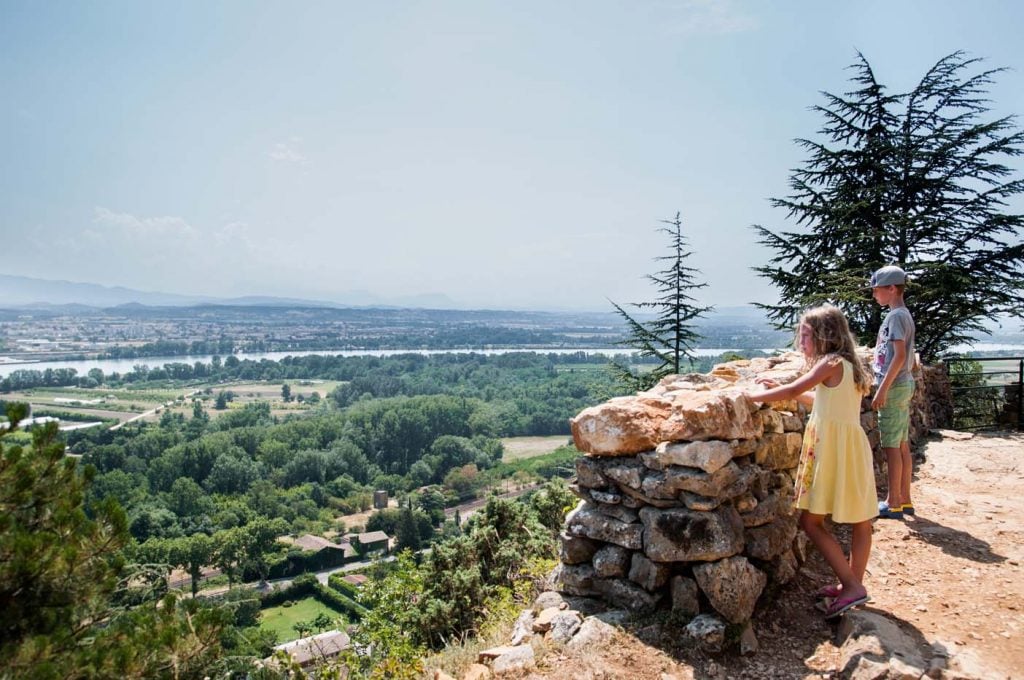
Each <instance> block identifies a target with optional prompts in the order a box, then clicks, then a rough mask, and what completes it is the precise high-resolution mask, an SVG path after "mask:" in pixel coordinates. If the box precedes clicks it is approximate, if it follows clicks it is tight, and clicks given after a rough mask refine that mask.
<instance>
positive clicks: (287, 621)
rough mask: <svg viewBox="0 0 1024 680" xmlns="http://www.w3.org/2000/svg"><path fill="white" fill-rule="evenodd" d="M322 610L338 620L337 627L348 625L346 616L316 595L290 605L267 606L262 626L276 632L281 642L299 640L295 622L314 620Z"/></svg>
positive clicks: (262, 617)
mask: <svg viewBox="0 0 1024 680" xmlns="http://www.w3.org/2000/svg"><path fill="white" fill-rule="evenodd" d="M321 612H322V613H324V614H327V616H329V617H331V619H332V620H334V621H335V622H336V625H335V626H334V627H336V628H343V627H344V626H347V625H348V622H347V621H346V620H345V617H344V616H343V615H342V614H341V613H340V612H337V611H335V610H334V609H331V608H330V607H328V606H327V605H325V604H324V603H323V602H320V601H319V600H317V599H316V598H315V597H312V596H310V597H307V598H304V599H302V600H296V601H295V602H294V603H293V604H292V606H290V607H285V606H283V605H279V606H277V607H267V608H266V609H264V610H263V611H261V612H260V628H263V629H264V630H272V631H274V632H276V633H277V641H278V642H279V643H282V642H289V641H291V640H297V639H299V634H298V633H297V632H295V628H294V626H295V624H296V623H299V622H300V621H312V620H313V619H315V618H316V617H317V615H318V614H320V613H321ZM339 619H340V621H339ZM313 632H314V633H315V632H317V631H313Z"/></svg>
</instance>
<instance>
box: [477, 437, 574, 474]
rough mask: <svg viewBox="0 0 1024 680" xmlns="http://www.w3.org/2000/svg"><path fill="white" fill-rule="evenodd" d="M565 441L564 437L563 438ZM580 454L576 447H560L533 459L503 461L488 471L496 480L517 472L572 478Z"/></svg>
mask: <svg viewBox="0 0 1024 680" xmlns="http://www.w3.org/2000/svg"><path fill="white" fill-rule="evenodd" d="M563 440H564V437H563ZM579 455H580V452H579V451H577V450H576V447H575V446H570V445H565V446H560V447H559V448H557V449H555V450H554V451H552V452H551V453H545V454H542V455H536V456H533V457H532V458H520V459H519V460H513V461H509V462H506V461H502V462H500V463H498V464H497V465H495V466H494V467H493V468H491V469H490V470H488V471H487V472H488V474H489V475H491V476H492V477H493V478H494V479H505V478H507V477H512V476H513V475H515V474H516V473H517V472H524V473H527V474H528V475H532V476H536V477H541V478H543V479H550V478H551V477H566V478H567V477H571V476H572V475H573V473H574V472H575V470H576V458H578V457H579Z"/></svg>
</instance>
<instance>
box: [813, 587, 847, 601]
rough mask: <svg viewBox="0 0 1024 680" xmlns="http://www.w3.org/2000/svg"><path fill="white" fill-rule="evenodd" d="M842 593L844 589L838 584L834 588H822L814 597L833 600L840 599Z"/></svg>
mask: <svg viewBox="0 0 1024 680" xmlns="http://www.w3.org/2000/svg"><path fill="white" fill-rule="evenodd" d="M842 592H843V587H842V586H841V585H839V584H836V585H834V586H822V587H821V588H819V589H818V591H817V592H815V593H814V597H816V598H818V599H819V600H824V599H826V598H827V599H830V600H832V599H835V598H837V597H839V595H840V594H841V593H842Z"/></svg>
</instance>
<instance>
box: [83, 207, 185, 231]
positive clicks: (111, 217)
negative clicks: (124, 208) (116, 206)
mask: <svg viewBox="0 0 1024 680" xmlns="http://www.w3.org/2000/svg"><path fill="white" fill-rule="evenodd" d="M92 222H93V224H95V225H97V226H99V227H100V228H101V229H114V230H118V231H120V232H121V234H122V235H123V236H125V237H131V236H143V237H147V236H159V237H187V238H192V237H194V236H197V235H198V232H197V231H196V230H195V229H194V228H193V227H192V225H190V224H189V223H188V222H186V221H185V220H184V219H182V218H181V217H136V216H135V215H131V214H129V213H118V212H114V211H113V210H109V209H107V208H103V207H99V206H98V207H96V208H94V209H93V217H92Z"/></svg>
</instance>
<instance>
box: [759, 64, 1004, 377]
mask: <svg viewBox="0 0 1024 680" xmlns="http://www.w3.org/2000/svg"><path fill="white" fill-rule="evenodd" d="M979 67H980V60H979V59H973V58H968V57H966V56H965V55H964V54H963V53H962V52H954V53H953V54H950V55H948V56H946V57H943V58H942V59H940V60H939V61H938V62H937V63H936V64H935V65H934V66H932V67H931V68H930V69H929V70H928V72H927V73H926V74H925V75H924V77H923V78H922V79H921V81H920V82H919V83H918V84H917V86H916V87H914V88H913V89H912V90H911V91H909V92H906V93H897V94H890V93H889V92H888V91H887V89H886V87H885V86H884V85H883V84H881V83H880V82H879V81H878V79H877V78H876V76H875V72H874V70H873V69H872V67H871V65H870V64H869V63H868V61H867V59H866V58H865V57H864V56H863V55H861V54H858V57H857V60H856V61H855V62H854V63H853V64H852V65H851V66H850V70H851V71H852V72H853V76H852V77H851V82H852V83H853V86H854V87H853V89H852V90H851V91H849V92H846V93H844V94H842V95H836V94H831V93H828V92H825V93H824V98H825V103H824V104H820V105H817V106H814V107H813V110H814V111H816V112H817V113H819V114H821V116H822V118H823V119H824V125H823V127H822V128H821V130H819V135H820V137H821V139H820V140H818V141H816V140H811V139H798V140H797V144H799V145H800V146H801V147H802V148H803V149H805V150H806V151H807V152H808V154H809V156H808V158H807V160H806V161H805V162H804V164H803V166H802V167H800V168H798V169H796V170H794V171H793V172H792V174H791V176H790V187H791V189H792V191H793V193H792V194H791V195H790V196H788V197H786V198H776V199H773V200H772V203H773V205H774V206H776V207H779V208H784V209H785V210H787V211H788V216H789V218H790V219H792V220H794V221H795V222H796V225H797V227H799V229H798V230H795V231H780V232H774V231H771V230H769V229H767V228H765V227H763V226H760V225H757V226H755V229H756V230H757V232H758V234H759V235H760V238H761V243H763V244H765V245H767V246H769V247H770V248H771V249H772V250H774V251H775V253H774V255H773V256H772V258H771V260H770V263H769V264H768V265H765V266H762V267H757V268H755V269H756V271H758V272H760V273H761V275H762V276H764V277H766V278H767V279H769V280H770V281H771V282H772V283H773V284H774V285H775V286H776V287H777V288H778V291H779V296H780V302H779V303H778V304H774V305H760V306H761V307H763V308H764V309H766V310H767V312H768V316H769V318H770V319H771V320H772V321H774V322H775V323H776V324H777V325H778V326H779V327H786V326H792V324H793V323H794V322H795V320H796V318H797V317H798V316H799V314H800V311H801V310H802V309H804V308H806V307H808V306H811V305H816V304H820V303H823V302H832V303H834V304H836V305H838V306H839V307H841V308H842V309H843V310H844V312H846V314H847V316H848V317H849V320H850V325H851V327H852V329H853V330H854V332H855V333H857V334H858V335H859V336H860V339H861V341H863V342H869V343H870V342H873V340H874V336H875V334H876V333H877V331H878V328H879V326H880V325H881V321H882V318H883V315H884V310H882V309H880V308H879V307H878V306H877V305H876V304H875V303H874V301H873V300H872V299H871V296H870V293H869V292H867V291H865V290H863V287H864V286H865V285H866V282H867V280H868V277H869V276H870V274H871V272H872V271H874V270H875V269H877V268H879V267H881V266H884V265H887V264H897V265H899V266H901V267H902V268H903V269H904V270H906V271H907V273H908V275H909V277H910V284H909V285H908V288H907V296H906V303H907V307H908V308H909V309H910V311H911V313H912V314H913V315H914V319H915V321H916V323H917V349H918V351H919V352H920V353H921V355H922V356H923V357H925V358H934V357H935V356H937V355H938V354H940V353H942V352H943V351H944V350H945V349H947V348H949V347H950V346H952V345H955V344H958V343H961V342H964V341H967V340H969V339H970V338H971V337H972V336H973V335H975V334H977V333H978V332H987V331H986V328H985V326H984V325H983V322H984V321H985V320H994V319H997V318H999V317H1001V316H1003V315H1013V316H1017V317H1020V316H1022V314H1024V305H1021V300H1020V297H1021V293H1022V291H1024V277H1022V273H1024V272H1022V269H1024V267H1022V265H1024V243H1022V242H1021V238H1020V237H1021V228H1022V226H1024V216H1022V215H1018V214H1013V213H1012V212H1010V211H1009V210H1008V207H1009V205H1010V203H1011V200H1012V199H1013V198H1014V197H1015V196H1016V195H1018V194H1020V193H1021V192H1022V191H1024V182H1022V180H1021V179H1019V178H1017V177H1015V176H1014V172H1013V170H1012V168H1011V167H1009V166H1008V165H1006V161H1007V160H1008V159H1011V158H1014V157H1017V156H1020V155H1021V153H1022V147H1021V144H1022V142H1024V136H1022V133H1021V131H1020V130H1019V129H1017V127H1016V126H1015V123H1014V119H1013V118H1012V117H1009V116H1006V117H1000V118H991V117H990V116H989V112H990V107H989V101H988V99H987V98H986V93H987V90H988V88H989V87H990V85H992V83H993V81H994V78H995V76H996V75H997V74H998V73H999V72H1000V71H1001V70H1002V69H988V70H979Z"/></svg>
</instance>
